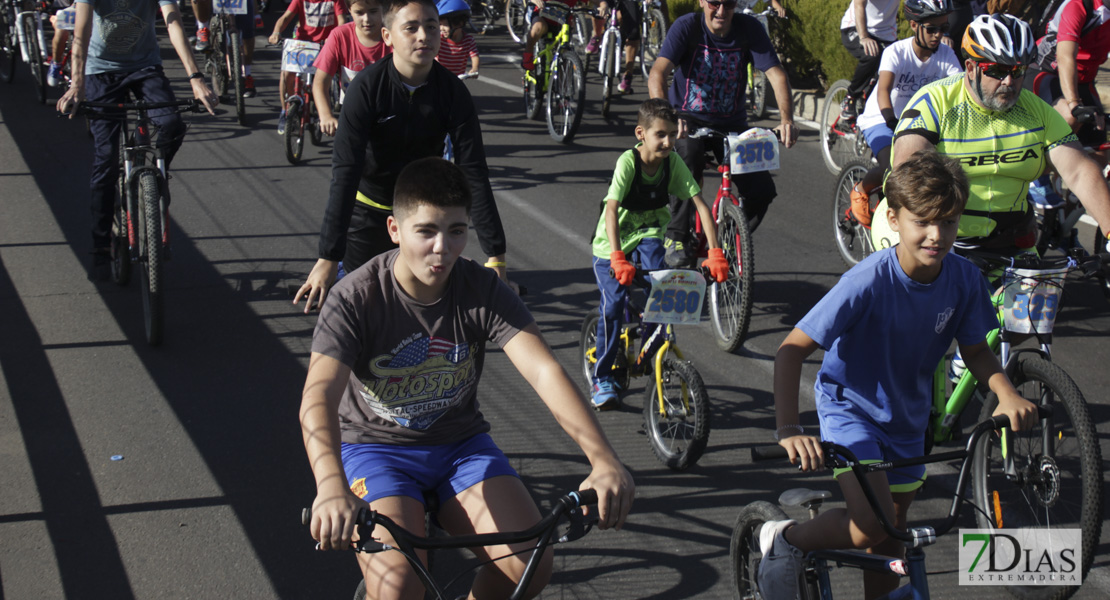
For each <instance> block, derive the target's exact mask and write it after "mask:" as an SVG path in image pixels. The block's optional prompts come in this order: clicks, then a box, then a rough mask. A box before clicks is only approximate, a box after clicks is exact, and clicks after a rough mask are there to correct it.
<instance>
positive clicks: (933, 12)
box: [902, 0, 953, 22]
mask: <svg viewBox="0 0 1110 600" xmlns="http://www.w3.org/2000/svg"><path fill="white" fill-rule="evenodd" d="M902 10H903V11H904V12H905V15H906V18H907V19H909V20H910V21H918V22H921V21H925V20H927V19H932V18H934V17H943V16H944V15H947V14H948V13H950V12H952V10H953V8H952V0H906V4H905V5H904V6H903V7H902Z"/></svg>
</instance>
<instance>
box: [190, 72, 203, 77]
mask: <svg viewBox="0 0 1110 600" xmlns="http://www.w3.org/2000/svg"><path fill="white" fill-rule="evenodd" d="M189 79H204V73H201V72H200V71H197V72H196V73H193V74H192V75H190V76H189Z"/></svg>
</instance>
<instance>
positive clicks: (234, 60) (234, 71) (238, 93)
mask: <svg viewBox="0 0 1110 600" xmlns="http://www.w3.org/2000/svg"><path fill="white" fill-rule="evenodd" d="M227 55H228V57H230V58H231V65H230V71H231V72H230V73H229V74H228V79H230V80H231V81H233V82H235V86H234V87H235V118H236V119H237V120H238V121H239V124H240V125H246V124H247V104H246V99H245V98H244V97H243V91H244V90H243V45H242V34H240V33H239V29H238V28H232V30H231V44H230V47H229V48H228V49H227Z"/></svg>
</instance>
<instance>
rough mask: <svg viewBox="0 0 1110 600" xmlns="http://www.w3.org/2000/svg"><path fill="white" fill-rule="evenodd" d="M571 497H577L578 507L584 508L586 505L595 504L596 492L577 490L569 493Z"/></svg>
mask: <svg viewBox="0 0 1110 600" xmlns="http://www.w3.org/2000/svg"><path fill="white" fill-rule="evenodd" d="M571 495H577V496H578V506H586V505H587V504H597V490H593V489H588V490H578V491H577V492H571Z"/></svg>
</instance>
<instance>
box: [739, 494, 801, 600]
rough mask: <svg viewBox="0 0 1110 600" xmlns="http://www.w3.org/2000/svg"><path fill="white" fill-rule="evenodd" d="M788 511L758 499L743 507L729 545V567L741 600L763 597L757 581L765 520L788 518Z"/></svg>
mask: <svg viewBox="0 0 1110 600" xmlns="http://www.w3.org/2000/svg"><path fill="white" fill-rule="evenodd" d="M788 518H789V517H787V516H786V511H784V510H782V509H781V508H779V507H778V506H776V505H774V504H771V503H770V502H766V501H764V500H757V501H755V502H752V503H751V504H749V505H747V506H745V507H744V508H742V509H740V514H738V515H736V522H735V523H733V525H732V539H731V540H730V541H729V545H728V557H729V566H730V568H731V569H730V570H731V571H732V589H733V590H734V591H735V592H736V598H738V599H740V600H754V599H756V598H762V595H761V594H760V593H759V586H758V585H757V584H756V574H757V573H758V572H759V561H760V560H761V559H762V558H763V553H762V552H760V549H759V531H760V528H761V527H763V524H764V523H767V522H769V521H782V520H785V519H788Z"/></svg>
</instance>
